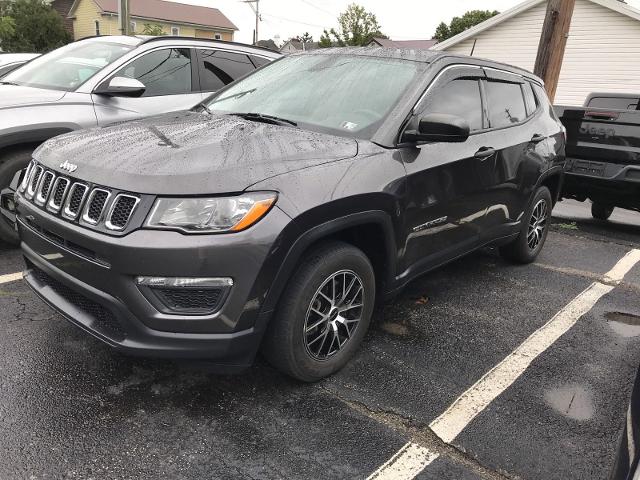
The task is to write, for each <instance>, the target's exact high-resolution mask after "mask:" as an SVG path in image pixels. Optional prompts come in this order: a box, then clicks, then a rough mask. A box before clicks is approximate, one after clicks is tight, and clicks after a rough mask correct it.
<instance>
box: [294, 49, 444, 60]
mask: <svg viewBox="0 0 640 480" xmlns="http://www.w3.org/2000/svg"><path fill="white" fill-rule="evenodd" d="M293 55H354V56H359V57H378V58H395V59H399V60H410V61H413V62H423V63H431V62H433V61H434V60H435V59H436V58H438V57H441V56H443V53H442V52H438V51H434V50H420V49H410V48H383V47H335V48H320V49H316V50H311V51H308V52H297V53H294V54H293Z"/></svg>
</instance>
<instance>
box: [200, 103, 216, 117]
mask: <svg viewBox="0 0 640 480" xmlns="http://www.w3.org/2000/svg"><path fill="white" fill-rule="evenodd" d="M198 106H199V107H200V108H202V110H204V111H205V112H207V113H208V114H209V115H213V112H212V111H211V109H210V108H209V107H207V106H206V105H205V104H204V103H201V104H200V105H198Z"/></svg>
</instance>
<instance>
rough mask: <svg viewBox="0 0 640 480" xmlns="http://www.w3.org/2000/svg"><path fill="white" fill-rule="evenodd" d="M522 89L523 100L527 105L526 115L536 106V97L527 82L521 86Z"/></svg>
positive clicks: (535, 108)
mask: <svg viewBox="0 0 640 480" xmlns="http://www.w3.org/2000/svg"><path fill="white" fill-rule="evenodd" d="M522 90H523V91H524V102H525V104H526V105H527V116H531V115H533V112H535V111H536V110H537V108H538V104H537V103H536V97H535V95H534V94H533V90H532V87H531V84H530V83H529V82H527V83H525V84H524V85H523V86H522Z"/></svg>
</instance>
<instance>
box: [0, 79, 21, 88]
mask: <svg viewBox="0 0 640 480" xmlns="http://www.w3.org/2000/svg"><path fill="white" fill-rule="evenodd" d="M0 85H13V86H15V87H18V86H19V85H18V84H17V83H16V82H3V81H2V80H0Z"/></svg>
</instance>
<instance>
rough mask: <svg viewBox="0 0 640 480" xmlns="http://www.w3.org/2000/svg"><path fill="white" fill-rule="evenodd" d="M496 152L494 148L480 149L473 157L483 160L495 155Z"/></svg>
mask: <svg viewBox="0 0 640 480" xmlns="http://www.w3.org/2000/svg"><path fill="white" fill-rule="evenodd" d="M495 153H496V150H495V148H491V147H482V148H481V149H480V150H478V151H477V152H476V153H475V155H474V157H475V158H478V159H480V160H485V159H487V158H489V157H491V156H493V155H495Z"/></svg>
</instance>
